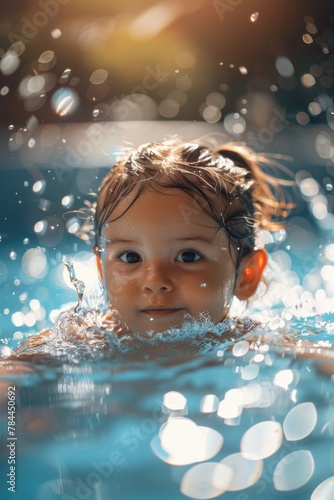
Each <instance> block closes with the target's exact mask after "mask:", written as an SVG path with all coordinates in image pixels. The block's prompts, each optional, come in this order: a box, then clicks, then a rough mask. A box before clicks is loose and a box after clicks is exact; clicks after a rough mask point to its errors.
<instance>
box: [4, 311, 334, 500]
mask: <svg viewBox="0 0 334 500" xmlns="http://www.w3.org/2000/svg"><path fill="white" fill-rule="evenodd" d="M65 316H66V315H65ZM65 316H64V317H63V318H62V320H61V321H60V322H59V323H58V329H59V326H60V325H62V327H64V325H65V323H64V321H65ZM84 317H86V323H84V321H83V319H84ZM96 317H97V316H95V320H96ZM74 319H75V320H76V322H77V332H78V334H79V335H82V334H83V329H84V327H85V325H86V326H87V324H89V322H90V323H91V324H92V323H93V320H92V316H89V315H88V314H87V313H83V312H81V313H78V312H75V311H74V310H73V311H72V312H70V313H67V321H70V320H71V321H74ZM79 320H80V321H81V323H80V321H79ZM332 320H333V318H332V315H331V314H326V315H322V316H321V317H318V318H315V317H314V318H308V319H303V320H299V322H297V321H295V323H294V332H293V333H292V332H290V335H288V333H289V332H287V331H286V332H285V333H284V335H283V334H282V333H279V332H277V331H276V332H275V331H273V330H272V329H268V328H267V327H264V326H256V325H254V324H252V325H250V323H247V322H246V323H245V330H244V331H242V329H241V325H240V322H239V323H238V324H237V323H236V322H233V321H232V320H228V321H226V322H224V323H225V325H224V323H222V324H221V325H220V332H218V331H217V330H216V331H209V332H208V329H207V325H205V324H204V325H203V324H202V325H201V324H200V323H197V324H195V323H194V324H193V325H192V326H191V325H188V326H187V327H186V328H184V329H183V330H182V329H179V330H178V331H176V329H175V331H169V332H165V334H158V336H156V337H146V338H142V339H141V341H140V342H138V339H137V341H135V342H134V341H133V339H131V338H130V337H121V338H120V339H118V343H116V342H114V344H112V347H110V345H111V344H110V343H109V344H108V345H107V344H104V345H102V344H101V343H100V339H99V338H98V340H96V339H95V341H93V342H92V344H91V346H90V347H89V344H88V348H87V349H86V351H85V352H83V347H82V346H83V344H84V342H83V343H82V344H80V343H78V344H76V347H75V346H74V343H72V345H70V344H69V343H68V344H67V345H66V348H64V349H62V350H60V351H59V357H58V360H57V357H56V356H55V348H56V346H57V342H56V339H54V338H53V339H52V342H50V344H51V345H52V346H53V349H54V350H53V351H52V350H51V349H49V351H48V349H46V351H45V344H44V352H46V354H48V355H50V354H53V355H54V356H53V357H54V363H53V366H50V363H49V361H48V359H47V357H46V354H44V357H43V355H42V353H43V349H42V347H43V344H40V346H39V349H35V350H33V351H32V352H33V354H32V360H33V363H31V362H30V361H31V358H29V356H28V354H27V350H26V354H24V350H23V349H22V350H21V355H20V356H19V357H18V358H17V361H16V362H13V361H9V360H7V361H6V358H4V359H3V361H2V368H1V369H2V379H1V385H0V388H1V403H0V404H1V411H0V414H1V416H2V420H1V428H2V436H3V438H5V439H6V437H7V430H6V426H7V423H6V417H5V416H6V412H7V388H8V386H15V387H16V419H17V427H16V436H17V443H18V444H17V464H16V468H17V469H16V470H17V477H18V478H19V479H17V492H18V497H19V498H26V499H27V500H29V499H38V500H40V499H41V500H42V499H43V500H44V499H45V500H53V499H56V498H58V499H73V498H75V499H94V500H101V499H103V500H109V499H113V498H116V499H120V500H129V499H138V500H141V499H145V500H149V499H152V500H153V499H154V500H155V499H157V498H159V499H163V500H164V499H166V500H167V499H168V500H170V499H171V498H173V499H178V498H180V499H182V498H184V497H185V496H186V497H189V498H194V499H208V498H216V497H220V496H221V495H223V496H224V498H225V497H226V498H227V499H229V498H231V499H232V498H233V499H238V500H246V499H257V498H265V499H267V498H273V499H276V498H277V499H280V498H294V499H296V498H298V499H299V498H300V499H305V498H310V497H311V498H312V500H320V499H321V500H322V499H324V498H333V495H334V486H333V484H334V478H333V477H332V476H333V472H332V471H333V463H334V455H333V446H332V440H333V437H334V413H333V407H332V403H333V387H332V384H333V382H332V374H334V362H333V361H331V360H332V358H333V355H334V353H333V352H332V348H331V347H330V342H329V341H330V340H331V333H329V331H328V329H327V328H326V326H327V325H328V324H330V323H331V322H332ZM320 322H321V324H322V325H323V327H322V329H320V328H319V323H320ZM307 323H308V336H305V334H304V336H303V337H302V336H301V332H304V331H305V324H307ZM67 325H68V324H67ZM72 328H73V325H72ZM101 328H103V321H102V322H101V323H100V330H99V331H98V334H99V335H100V334H101V331H102V330H101ZM55 330H57V325H56V327H55ZM96 331H97V330H96V329H95V330H94V329H92V327H91V326H90V327H88V328H86V337H85V339H86V340H87V338H88V339H89V337H91V338H92V339H94V336H95V335H97V333H96ZM104 332H105V337H106V338H108V334H107V332H106V331H104ZM58 333H59V335H60V334H62V339H63V340H64V338H66V331H64V330H63V331H62V332H59V331H58ZM67 335H69V334H68V332H67ZM111 338H112V336H111ZM310 339H313V340H315V343H311V342H310V341H309V340H310ZM106 345H107V347H106ZM89 349H90V352H89ZM82 354H84V355H82ZM45 363H48V364H45ZM7 457H8V451H7V449H6V447H4V446H3V447H1V458H2V460H1V463H2V465H1V475H2V477H5V475H6V473H7V472H8V470H7V469H8V464H7ZM20 495H21V496H20ZM22 495H23V496H22ZM5 498H6V497H5Z"/></svg>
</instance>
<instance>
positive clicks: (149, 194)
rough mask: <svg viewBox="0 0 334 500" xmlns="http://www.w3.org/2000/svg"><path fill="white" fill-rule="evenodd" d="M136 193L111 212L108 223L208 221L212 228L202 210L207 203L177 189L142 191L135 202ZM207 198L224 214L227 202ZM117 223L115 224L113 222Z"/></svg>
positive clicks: (210, 197)
mask: <svg viewBox="0 0 334 500" xmlns="http://www.w3.org/2000/svg"><path fill="white" fill-rule="evenodd" d="M136 194H137V193H130V194H129V195H127V196H125V197H124V198H123V199H122V200H121V201H120V202H119V203H118V205H117V206H116V207H115V209H114V210H113V212H112V214H111V217H110V219H109V221H108V222H109V223H111V222H112V221H115V222H117V220H119V221H120V222H121V221H122V220H123V223H124V221H125V220H130V219H134V218H135V219H139V220H141V219H144V220H145V222H147V223H150V221H152V222H153V221H156V222H157V223H159V221H160V222H162V221H170V222H172V221H175V222H180V223H181V222H184V223H189V222H194V223H196V222H197V221H198V220H200V221H201V222H202V223H203V222H204V221H205V220H207V221H210V226H212V222H213V221H212V219H211V218H210V217H209V215H208V214H207V213H206V212H205V210H204V206H203V205H206V204H207V206H208V202H207V201H205V200H204V199H203V198H202V199H200V198H199V197H198V199H196V195H195V196H192V195H191V194H188V193H186V192H184V191H183V190H182V189H179V188H164V187H160V186H159V188H157V189H152V188H148V189H145V190H144V191H143V192H142V193H140V194H139V196H138V197H137V198H136ZM208 198H209V200H210V202H211V203H212V204H214V206H215V209H216V210H217V211H219V210H221V211H223V210H224V209H225V207H226V204H227V201H226V200H223V199H222V198H220V197H219V196H218V195H217V194H215V193H212V192H211V193H208ZM116 219H117V220H116Z"/></svg>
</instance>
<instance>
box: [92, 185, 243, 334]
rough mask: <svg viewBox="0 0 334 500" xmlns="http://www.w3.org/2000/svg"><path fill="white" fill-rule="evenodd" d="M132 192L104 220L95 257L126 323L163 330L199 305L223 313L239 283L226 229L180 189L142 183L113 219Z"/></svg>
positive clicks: (216, 315) (217, 315)
mask: <svg viewBox="0 0 334 500" xmlns="http://www.w3.org/2000/svg"><path fill="white" fill-rule="evenodd" d="M159 189H160V188H159ZM131 199H132V197H131V195H129V196H128V197H126V198H124V199H123V200H122V201H121V203H120V204H119V205H118V206H117V207H116V209H115V210H114V212H113V220H112V221H111V222H109V223H108V224H106V225H105V226H104V227H103V229H102V237H104V238H105V239H106V243H105V245H104V251H103V252H102V254H101V257H100V260H99V259H98V264H99V268H100V271H101V274H102V279H103V281H104V284H105V287H106V290H107V294H108V298H109V300H110V303H111V306H112V308H114V309H116V310H117V311H118V312H119V313H120V316H121V320H122V326H123V329H124V330H125V331H129V332H140V333H145V332H147V331H150V330H153V331H154V332H161V331H164V330H166V329H168V328H170V327H173V326H176V327H180V326H181V325H182V323H183V320H184V316H185V315H189V314H190V315H191V316H193V317H197V316H198V315H199V314H200V313H201V312H205V313H208V314H209V315H210V317H211V320H212V321H213V323H218V322H219V321H222V320H223V319H224V318H225V316H226V314H227V312H228V309H229V305H230V302H231V299H232V296H233V293H234V289H235V285H236V270H235V265H234V262H235V260H236V259H235V257H236V256H235V255H234V258H232V256H231V252H234V251H235V250H234V249H233V248H232V249H231V250H230V247H229V242H228V237H227V236H226V234H225V233H224V231H223V230H219V228H218V226H217V225H216V223H215V222H214V221H213V220H212V219H211V218H210V217H209V216H208V215H207V214H206V213H205V212H204V211H203V210H202V209H201V208H200V206H199V205H198V204H197V203H196V201H195V200H193V199H192V198H191V197H190V196H189V195H187V194H186V193H184V192H183V191H182V190H180V189H162V192H159V193H158V192H156V191H153V190H147V191H144V192H143V193H142V194H141V195H140V196H139V198H138V199H137V200H136V201H135V202H134V203H133V205H131V207H130V208H129V209H128V210H127V211H126V212H125V213H124V214H123V215H121V216H120V217H119V218H118V219H117V220H114V219H116V218H117V217H118V216H119V215H120V214H122V212H123V211H124V210H125V209H126V208H127V207H128V206H129V203H130V202H131ZM220 203H221V204H222V209H223V202H222V201H221V200H220Z"/></svg>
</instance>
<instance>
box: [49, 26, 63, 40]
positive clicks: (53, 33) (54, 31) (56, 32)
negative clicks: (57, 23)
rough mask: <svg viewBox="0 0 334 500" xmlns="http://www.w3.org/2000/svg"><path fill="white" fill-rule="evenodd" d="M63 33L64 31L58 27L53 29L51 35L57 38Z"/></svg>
mask: <svg viewBox="0 0 334 500" xmlns="http://www.w3.org/2000/svg"><path fill="white" fill-rule="evenodd" d="M61 35H62V32H61V31H60V29H59V28H56V29H54V30H52V31H51V36H52V38H54V39H56V38H60V37H61Z"/></svg>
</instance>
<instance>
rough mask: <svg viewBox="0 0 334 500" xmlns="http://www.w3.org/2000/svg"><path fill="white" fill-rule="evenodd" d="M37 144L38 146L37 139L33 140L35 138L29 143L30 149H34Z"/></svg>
mask: <svg viewBox="0 0 334 500" xmlns="http://www.w3.org/2000/svg"><path fill="white" fill-rule="evenodd" d="M35 144H36V141H35V139H33V138H31V139H29V142H28V147H29V148H30V149H32V148H33V147H34V146H35Z"/></svg>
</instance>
